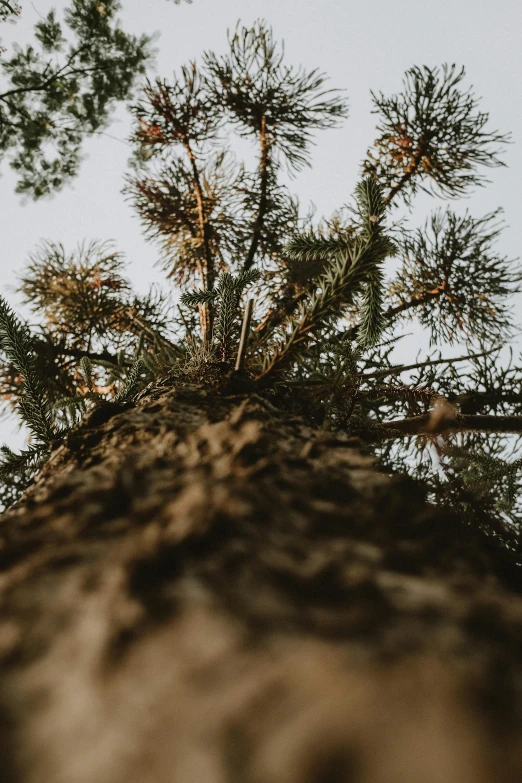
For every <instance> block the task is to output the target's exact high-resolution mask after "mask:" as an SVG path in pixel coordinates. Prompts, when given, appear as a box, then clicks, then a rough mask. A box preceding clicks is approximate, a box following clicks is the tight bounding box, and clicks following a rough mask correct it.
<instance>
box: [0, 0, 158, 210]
mask: <svg viewBox="0 0 522 783" xmlns="http://www.w3.org/2000/svg"><path fill="white" fill-rule="evenodd" d="M120 7H121V4H120V2H119V0H105V2H99V0H71V3H70V5H69V6H68V8H66V9H65V12H64V14H63V21H62V20H60V19H59V18H58V16H57V15H56V12H55V11H54V10H52V11H50V12H49V13H48V15H47V16H46V17H45V18H44V19H42V20H41V21H39V22H38V23H37V24H36V27H35V38H36V42H37V43H36V44H35V45H33V44H30V45H28V46H26V47H25V48H20V47H16V48H15V51H14V53H13V54H12V56H11V57H9V58H7V59H5V60H3V61H2V62H1V63H0V68H1V70H2V71H3V75H4V80H5V84H4V86H3V87H1V88H0V157H3V158H8V159H9V160H10V165H11V166H12V168H14V169H15V171H17V172H18V175H19V180H18V186H17V191H18V192H19V193H24V194H28V195H30V196H32V197H33V198H39V197H41V196H45V195H47V194H49V193H52V192H53V191H56V190H58V189H59V188H61V187H62V186H63V184H64V183H66V182H67V181H69V180H70V179H71V178H72V177H73V176H74V175H75V174H76V173H77V171H78V167H79V164H80V160H81V145H82V141H83V139H84V138H85V136H87V135H91V134H93V133H96V132H99V131H100V130H102V129H103V128H104V127H106V125H107V124H108V122H109V119H110V114H111V111H112V109H113V107H114V105H115V102H116V101H122V100H125V99H126V98H128V97H129V95H130V92H131V90H132V88H133V85H134V83H135V81H136V77H137V76H139V75H140V74H142V73H144V69H145V66H146V64H147V62H148V60H149V58H150V39H149V38H147V36H141V37H139V38H137V37H135V36H132V35H128V34H127V33H125V32H124V31H123V30H122V29H121V27H119V25H118V22H117V20H116V14H117V13H118V11H119V9H120ZM5 8H6V6H5V5H4V9H5ZM7 10H9V9H7Z"/></svg>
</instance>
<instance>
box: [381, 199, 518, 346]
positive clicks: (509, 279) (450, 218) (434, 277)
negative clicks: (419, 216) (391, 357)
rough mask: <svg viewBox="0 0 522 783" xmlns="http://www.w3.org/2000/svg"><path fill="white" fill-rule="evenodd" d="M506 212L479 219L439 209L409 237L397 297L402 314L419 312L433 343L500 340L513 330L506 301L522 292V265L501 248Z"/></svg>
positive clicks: (393, 289)
mask: <svg viewBox="0 0 522 783" xmlns="http://www.w3.org/2000/svg"><path fill="white" fill-rule="evenodd" d="M500 212H501V210H497V211H496V212H493V213H491V214H489V215H485V217H483V218H478V219H474V218H472V217H471V215H469V213H468V212H466V213H465V214H464V215H463V216H459V215H456V214H455V213H454V212H451V211H450V210H445V211H444V212H443V211H442V210H437V211H436V212H434V213H433V214H432V215H431V217H430V219H429V220H428V221H426V224H425V226H424V228H422V229H417V230H416V231H415V232H412V233H410V234H406V235H405V236H404V239H403V241H402V242H401V246H400V254H401V257H402V267H401V269H400V270H399V273H398V275H397V277H396V278H395V280H394V281H393V282H392V285H391V288H390V294H391V300H392V302H393V305H394V310H395V313H396V314H401V315H402V316H403V317H411V316H412V314H415V313H418V315H419V318H420V321H421V323H422V324H423V325H424V326H426V327H427V328H428V329H429V330H430V334H431V339H432V342H433V343H438V342H440V341H445V342H447V343H449V344H451V343H453V342H455V341H457V340H459V339H460V340H462V338H463V337H464V338H465V339H475V340H488V341H492V342H497V341H500V340H504V339H506V338H507V337H509V336H510V335H512V334H513V324H512V317H511V311H510V307H509V305H508V302H507V301H506V300H507V298H508V297H509V296H511V295H513V294H515V293H517V292H519V291H520V290H521V288H520V282H521V281H522V267H520V265H519V264H516V263H515V262H514V261H512V260H510V259H507V258H505V257H503V256H500V255H499V254H498V253H497V252H496V251H495V248H494V245H495V242H496V240H497V238H498V236H499V234H500V231H501V227H502V226H501V224H500V223H499V221H498V217H499V215H500Z"/></svg>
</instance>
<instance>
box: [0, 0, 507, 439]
mask: <svg viewBox="0 0 522 783" xmlns="http://www.w3.org/2000/svg"><path fill="white" fill-rule="evenodd" d="M66 5H67V3H65V2H63V0H57V1H55V2H52V1H51V0H33V1H32V2H31V0H25V2H23V11H22V17H21V19H20V20H19V21H18V23H17V24H16V25H12V26H11V25H5V24H4V25H2V29H1V30H0V33H1V37H2V42H3V45H4V46H6V47H7V49H8V51H9V48H10V44H11V42H12V41H18V42H20V43H24V42H25V41H27V40H30V37H31V30H32V27H33V24H34V23H35V22H36V21H37V20H38V18H39V15H43V14H45V13H47V11H48V10H49V9H50V8H51V7H55V8H57V9H58V10H60V9H62V8H64V7H66ZM121 18H122V20H123V26H124V27H125V29H127V30H129V31H133V32H135V33H142V32H148V33H152V32H155V31H159V32H160V37H159V39H158V41H157V48H158V55H157V64H156V71H157V73H158V74H160V75H162V76H164V77H166V78H169V77H170V76H171V74H172V71H173V70H175V69H178V68H179V66H180V65H182V64H183V63H185V62H187V61H188V60H191V59H196V60H197V59H198V58H199V57H200V55H201V53H202V52H203V51H205V50H207V49H213V50H216V51H224V50H225V49H226V33H227V29H230V28H234V27H235V25H236V23H237V21H238V19H241V20H242V22H244V23H245V24H247V25H249V24H251V23H252V22H253V21H254V20H255V19H258V18H264V19H266V20H267V21H268V22H269V23H270V24H271V25H272V27H273V29H274V33H275V36H276V38H277V39H278V40H281V39H284V41H285V48H286V54H287V61H288V63H291V64H293V65H299V64H302V65H304V66H306V67H307V68H314V67H318V68H319V69H320V70H322V71H324V72H326V73H327V74H328V75H329V76H330V77H331V80H330V85H331V86H332V87H337V88H341V89H344V90H346V96H347V98H348V102H349V107H350V114H349V118H348V119H347V120H346V121H345V122H344V124H343V126H342V127H341V128H340V129H338V130H329V131H323V132H321V133H319V134H318V135H317V137H316V147H315V149H314V154H313V164H312V168H311V169H307V170H305V171H304V172H303V173H301V174H299V175H298V177H297V178H296V179H295V180H294V181H293V183H292V188H293V189H294V191H295V193H296V194H297V195H298V196H299V198H300V199H301V201H302V203H303V206H304V207H306V205H307V204H308V203H309V202H310V201H313V202H314V204H315V205H316V207H317V211H318V213H319V214H324V215H326V216H327V215H329V214H331V212H333V211H334V210H335V209H336V208H337V207H339V206H341V205H342V204H343V203H346V201H347V200H348V199H349V197H350V194H351V193H352V191H353V188H354V185H355V184H356V181H357V177H358V172H359V165H360V162H361V160H362V158H363V156H364V154H365V152H366V149H367V148H368V146H369V145H370V144H371V142H372V141H373V139H374V136H375V124H376V117H375V116H373V115H371V113H370V109H371V101H370V90H371V89H373V90H375V91H380V90H382V91H383V92H384V93H385V94H390V93H392V92H397V91H399V90H400V88H401V81H402V75H403V73H404V71H405V70H406V69H407V68H409V67H411V66H413V65H429V66H434V65H438V64H442V63H443V62H449V63H453V62H455V63H457V64H458V65H464V66H465V67H466V70H467V81H466V84H472V85H473V86H474V88H475V92H476V94H477V95H478V96H481V97H482V101H481V109H482V110H483V111H487V112H489V114H490V118H491V120H490V126H489V129H490V130H496V129H498V130H499V131H501V132H508V131H510V132H511V133H512V135H513V142H514V143H513V144H512V145H511V146H510V147H508V149H507V152H506V154H505V156H504V160H505V162H506V163H507V164H508V168H505V169H492V170H489V171H487V172H486V174H487V176H488V177H489V178H490V179H491V180H492V183H491V185H489V186H487V187H486V188H483V189H481V190H478V191H477V192H476V193H475V194H473V195H472V196H471V197H470V198H468V199H467V200H462V201H459V202H453V208H454V209H456V211H463V210H464V209H465V208H466V207H468V208H469V209H470V211H471V212H472V214H473V215H474V216H475V217H480V216H482V215H483V214H485V213H486V212H489V211H491V210H493V209H495V208H497V207H498V206H503V207H504V209H505V220H506V223H507V228H506V230H505V232H504V235H503V237H502V239H501V241H500V242H499V245H498V248H499V250H500V252H502V253H504V254H506V255H508V256H510V257H517V256H519V255H520V245H521V243H520V234H521V232H520V228H519V226H520V217H519V213H520V206H521V204H522V105H521V85H522V47H521V45H520V36H521V33H522V4H521V3H520V2H519V0H494V1H493V0H438V2H437V3H432V2H427V0H351V1H350V2H346V1H344V2H343V1H342V0H315V1H314V0H237V1H236V2H233V0H194V2H193V3H192V4H191V5H186V4H182V5H175V4H174V3H173V2H171V1H170V0H123V9H122V12H121ZM129 127H130V126H129V121H128V115H127V114H126V112H125V111H124V110H123V109H121V110H119V111H118V112H117V116H116V117H115V122H114V124H113V125H112V126H111V128H109V129H108V133H109V134H111V137H108V136H97V137H95V138H94V139H91V140H89V141H88V143H87V144H86V145H85V153H86V159H85V161H84V162H83V165H82V168H81V173H80V176H79V177H78V178H77V179H76V180H75V181H74V183H73V184H72V185H71V186H68V187H67V188H66V189H65V190H64V191H62V192H61V193H59V194H58V195H56V196H54V197H52V198H51V199H49V200H46V201H39V202H36V203H34V202H29V203H26V204H23V203H22V202H21V199H20V197H19V196H17V195H15V194H14V184H15V177H14V175H13V173H12V172H11V171H10V170H9V169H8V168H7V167H6V166H4V167H3V169H2V175H3V177H2V180H1V187H0V220H1V237H2V243H1V246H0V265H1V274H2V282H3V286H2V293H4V294H5V295H6V296H7V298H8V299H9V301H10V302H11V303H13V304H14V305H17V299H16V297H15V295H14V294H13V292H12V290H10V288H9V286H12V285H13V284H14V283H15V282H16V277H17V275H19V274H20V272H21V271H22V269H23V267H24V265H25V263H26V261H27V256H28V254H29V253H30V251H31V250H32V249H33V248H34V247H35V246H36V245H37V244H38V243H39V242H40V240H41V239H44V238H45V239H50V240H54V241H61V242H63V244H64V245H65V246H66V247H67V248H73V247H74V246H75V245H76V244H77V243H78V242H79V241H81V240H83V239H102V240H105V239H112V240H114V241H115V243H116V245H117V247H118V248H119V249H120V250H122V251H123V252H124V253H125V254H126V256H127V259H128V261H129V276H130V277H131V279H132V280H133V281H134V283H135V285H136V288H137V289H138V290H141V291H143V290H146V289H147V288H148V285H149V283H150V282H152V281H153V280H162V279H163V277H162V274H161V272H160V271H159V270H158V269H156V268H155V267H154V262H155V260H156V258H157V250H156V248H155V247H154V245H151V244H149V243H147V242H145V241H144V239H143V236H142V233H141V229H140V226H139V223H138V220H137V219H136V217H135V216H134V215H133V212H132V210H131V208H130V206H129V205H128V204H127V203H126V202H125V201H124V199H123V197H122V195H121V188H122V182H123V176H124V173H125V171H126V162H127V159H128V156H129V147H128V146H127V145H126V143H125V140H126V137H127V136H128V132H129ZM112 137H115V138H112ZM439 203H440V202H439ZM436 206H438V203H437V202H436V201H435V200H434V199H430V198H429V197H422V199H420V200H419V201H418V203H417V206H416V209H415V216H416V218H418V222H421V221H422V220H423V219H424V217H426V216H427V215H428V214H429V211H430V210H431V209H433V208H435V207H436ZM519 309H521V310H522V308H519ZM521 316H522V312H520V313H519V319H520V320H522V317H521ZM15 430H16V427H15V426H14V425H13V423H12V422H7V421H5V420H3V421H0V441H1V442H8V443H10V444H11V445H15V444H19V442H20V437H19V436H17V434H16V431H15Z"/></svg>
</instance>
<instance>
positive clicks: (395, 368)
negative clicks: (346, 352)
mask: <svg viewBox="0 0 522 783" xmlns="http://www.w3.org/2000/svg"><path fill="white" fill-rule="evenodd" d="M496 351H498V346H495V347H494V348H491V349H490V350H488V351H481V352H480V353H469V354H466V355H465V356H453V357H449V358H448V359H428V360H427V361H425V362H416V363H415V364H396V365H391V366H390V367H387V368H386V369H385V370H375V372H368V373H363V376H362V377H363V378H382V377H384V376H386V375H396V374H399V373H401V372H406V371H407V370H418V369H420V368H421V367H434V366H435V365H437V364H456V363H457V362H465V361H470V360H471V359H478V358H479V357H480V356H489V355H490V354H492V353H495V352H496Z"/></svg>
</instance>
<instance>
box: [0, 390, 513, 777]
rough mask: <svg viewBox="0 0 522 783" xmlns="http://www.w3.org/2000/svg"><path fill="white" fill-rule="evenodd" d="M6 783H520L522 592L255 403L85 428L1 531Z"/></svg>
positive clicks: (146, 401) (159, 397)
mask: <svg viewBox="0 0 522 783" xmlns="http://www.w3.org/2000/svg"><path fill="white" fill-rule="evenodd" d="M0 535H1V539H0V561H1V565H2V569H1V573H0V602H1V611H0V675H1V676H0V757H1V762H0V766H1V769H2V773H1V780H2V783H192V782H194V783H199V781H201V782H202V783H203V782H204V783H348V782H349V781H357V783H419V782H420V781H422V783H486V782H488V783H489V781H491V782H492V783H496V782H497V781H499V782H500V781H502V782H504V781H505V782H506V783H508V782H509V783H516V781H519V780H522V742H521V736H522V735H521V729H522V720H521V718H522V658H521V655H520V653H521V646H522V599H521V597H520V584H521V580H520V576H519V572H518V569H517V567H516V566H515V565H513V564H512V561H511V559H510V558H511V555H510V552H509V550H508V549H506V548H503V547H502V546H501V545H500V544H499V542H498V536H497V537H491V536H489V535H486V533H485V532H484V531H480V530H472V529H470V528H467V527H466V526H465V525H464V523H463V522H462V521H461V520H459V519H456V518H451V517H450V516H449V515H447V514H443V513H442V512H440V511H437V510H436V509H433V508H430V507H428V506H427V505H426V504H425V502H424V499H423V497H422V494H421V493H420V490H419V489H418V487H417V486H416V485H415V484H414V483H413V482H412V481H410V480H408V479H406V478H401V477H390V476H385V475H383V474H380V473H379V472H377V471H376V470H375V469H374V467H373V464H372V460H371V458H370V457H368V456H365V454H364V453H363V451H362V450H361V446H360V444H359V443H358V442H357V441H356V440H354V439H350V438H349V437H347V436H343V435H341V434H333V433H328V432H325V431H319V430H314V429H313V428H311V427H310V426H308V425H307V423H306V422H305V421H304V420H303V419H301V418H300V417H298V416H293V415H291V414H289V413H287V412H284V411H281V410H278V409H277V408H275V407H274V406H273V405H272V404H271V403H270V402H268V401H266V400H265V399H262V398H260V397H257V396H255V395H250V396H248V395H232V394H228V395H227V394H224V393H222V394H218V393H216V392H211V391H205V390H203V389H201V388H197V387H190V386H183V387H180V388H177V389H173V388H170V387H169V386H168V385H164V386H161V385H159V386H156V387H154V388H150V389H148V390H146V392H145V393H144V394H143V395H142V396H141V399H139V400H138V401H137V402H136V404H134V405H131V406H127V407H126V408H122V406H118V405H116V404H107V405H105V406H104V407H101V408H98V409H95V410H94V411H93V412H92V413H91V414H90V415H89V416H88V417H86V419H85V421H84V422H83V423H82V424H81V425H80V426H79V427H78V428H77V429H76V430H75V431H73V432H71V433H70V434H69V436H68V437H67V440H66V442H65V443H63V444H62V445H60V446H59V447H58V448H57V449H56V450H55V451H54V452H53V454H52V456H51V459H50V462H49V463H48V464H47V465H46V466H45V468H44V469H43V471H42V473H41V475H40V476H39V477H38V480H37V481H36V483H35V485H34V486H33V487H31V488H30V490H28V491H27V492H26V494H25V496H24V497H23V498H22V499H21V501H19V503H18V504H17V506H16V507H15V508H13V509H12V510H10V511H9V512H8V513H6V514H5V515H4V517H3V520H2V523H1V525H0Z"/></svg>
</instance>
